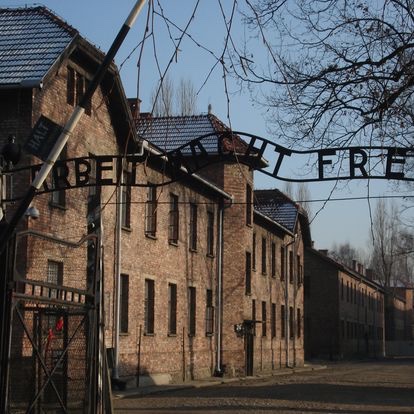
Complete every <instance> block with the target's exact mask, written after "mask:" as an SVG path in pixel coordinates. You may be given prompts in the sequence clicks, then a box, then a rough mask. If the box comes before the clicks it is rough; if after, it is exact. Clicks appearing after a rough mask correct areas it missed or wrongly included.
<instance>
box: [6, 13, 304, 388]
mask: <svg viewBox="0 0 414 414" xmlns="http://www.w3.org/2000/svg"><path fill="white" fill-rule="evenodd" d="M0 23H1V25H2V28H3V29H4V30H3V32H2V33H3V34H2V36H4V38H5V39H7V42H8V43H7V45H8V46H3V47H2V46H0V53H1V56H2V60H1V62H0V86H1V88H0V106H1V111H0V143H1V144H4V143H5V142H6V141H7V138H8V136H9V135H14V136H15V137H16V140H17V142H18V143H20V144H21V145H22V146H23V145H24V142H25V141H26V139H27V137H28V136H29V135H30V133H31V130H32V128H33V126H34V125H35V123H36V121H37V120H38V118H39V116H40V115H44V116H47V117H48V118H49V119H51V120H52V121H54V122H56V123H57V124H60V125H63V124H64V123H65V121H66V120H67V119H68V117H69V116H70V114H71V112H72V110H73V106H74V105H75V104H76V102H77V100H78V99H79V96H80V95H81V94H82V93H83V91H84V89H85V86H86V84H87V82H88V80H90V79H91V77H92V74H93V73H94V71H95V70H96V67H97V65H98V64H99V62H100V61H101V60H102V58H103V55H102V53H101V52H99V51H98V50H97V49H96V48H95V47H94V46H92V45H91V44H89V43H88V42H87V41H85V40H84V39H83V38H82V37H81V36H80V35H79V34H78V32H77V31H76V30H75V29H73V28H72V27H70V26H69V25H67V24H66V23H64V22H63V21H62V20H61V19H60V18H58V17H56V16H55V15H53V14H52V13H51V12H50V11H48V10H47V9H45V8H43V7H37V8H24V9H0ZM31 40H33V42H34V43H31ZM39 44H41V45H42V46H43V48H36V47H35V45H37V46H38V45H39ZM0 45H1V44H0ZM9 50H12V51H14V53H15V54H18V55H19V60H16V59H15V58H14V57H13V53H8V51H9ZM136 133H137V134H136ZM223 133H227V136H226V138H225V139H224V140H221V139H220V140H219V139H218V137H219V136H221V135H222V134H223ZM206 134H210V138H211V139H210V141H209V142H210V144H211V146H210V147H209V146H208V145H206V147H205V148H208V157H209V158H210V159H212V160H216V161H217V162H216V163H214V164H211V165H209V166H208V167H206V168H205V169H203V170H201V171H200V172H199V173H196V174H192V175H191V176H188V175H185V174H182V175H181V179H180V180H178V181H175V182H171V181H172V180H171V178H172V177H171V175H170V170H169V169H168V160H167V162H166V161H165V159H164V158H162V157H158V158H157V157H155V156H156V155H159V154H161V152H162V151H165V150H169V149H173V148H177V147H179V146H180V145H181V144H182V143H187V142H188V141H190V140H192V139H194V138H197V137H199V136H202V135H206ZM137 136H138V137H140V138H143V139H145V140H147V143H146V144H145V145H144V156H148V160H147V162H145V163H140V164H138V165H131V164H128V163H125V164H123V166H122V167H119V168H118V167H117V168H115V167H110V166H109V160H105V161H102V159H99V158H97V157H99V156H104V155H109V154H113V155H116V154H124V153H129V154H131V153H135V152H136V151H139V146H138V145H137V142H138V139H137ZM244 145H245V144H244V143H243V141H242V140H241V139H240V138H239V137H234V136H233V135H232V134H231V133H230V131H229V130H228V128H227V127H226V126H225V125H224V124H223V123H221V122H220V121H219V120H218V119H217V118H216V117H215V116H214V115H212V114H206V115H201V116H195V117H176V118H174V117H171V118H148V117H143V116H137V118H136V119H135V120H134V119H133V117H132V115H131V111H130V107H129V104H128V101H127V99H126V98H125V95H124V91H123V88H122V85H121V82H120V79H119V75H118V72H117V69H116V67H115V66H112V67H111V68H110V70H109V72H108V74H107V75H106V77H105V79H104V80H103V82H102V84H101V85H100V87H99V88H98V90H97V92H96V93H95V95H94V97H93V99H92V102H91V104H90V107H88V108H87V109H86V113H85V115H84V116H83V118H82V119H81V121H80V123H79V125H78V126H77V128H76V130H75V131H74V133H73V135H72V136H71V138H70V140H69V142H68V144H67V147H66V148H65V151H64V154H63V158H65V159H72V158H77V157H87V156H92V160H91V161H90V163H91V164H90V170H89V171H88V174H89V179H90V182H89V184H90V185H89V186H84V187H82V186H80V187H79V188H73V189H70V190H68V191H58V190H56V191H54V192H51V193H50V192H49V193H47V194H42V195H37V196H36V197H35V200H34V202H33V206H34V207H36V208H37V209H38V210H39V212H40V217H39V219H38V220H36V221H31V220H25V221H24V223H21V225H20V227H19V229H18V231H19V235H20V236H21V237H20V236H19V237H20V239H19V243H18V245H17V246H18V255H19V260H18V261H17V264H16V269H15V278H16V279H19V280H24V279H35V280H42V281H44V282H46V283H49V284H50V285H52V286H54V285H56V286H60V285H63V286H70V287H73V288H79V289H88V288H89V287H90V286H89V283H90V276H91V275H90V272H91V260H92V259H93V255H94V252H93V249H94V247H95V246H92V245H90V244H84V245H81V246H80V247H77V248H76V249H75V248H72V247H74V245H75V244H76V242H78V241H79V240H81V239H82V237H83V236H85V234H88V232H91V231H92V232H93V224H96V223H98V222H99V221H101V222H102V223H103V226H102V227H101V232H102V234H103V238H102V240H103V251H104V256H103V260H102V262H103V274H104V275H105V282H104V299H105V340H106V347H107V348H108V349H110V352H109V354H110V355H111V357H112V358H111V359H112V367H113V375H114V376H115V377H125V378H126V377H133V378H139V382H140V384H143V383H145V382H148V381H153V382H154V381H155V382H174V381H175V382H177V381H183V380H187V379H189V378H197V377H205V376H209V375H212V374H214V373H215V374H219V375H223V374H225V375H234V376H236V375H245V374H248V375H251V374H254V373H257V372H261V371H269V370H271V369H276V368H278V367H282V366H293V365H299V366H300V365H303V362H304V348H303V336H304V335H303V325H304V324H303V318H304V313H305V311H304V306H303V269H304V256H305V254H304V246H305V245H306V246H309V245H310V230H309V224H308V221H307V217H306V214H305V213H304V212H303V211H302V209H301V208H300V206H298V205H296V204H295V203H293V202H292V201H291V200H290V199H289V198H288V197H286V196H285V195H283V194H282V193H281V192H279V191H278V190H260V191H254V178H253V168H252V163H251V159H249V158H248V159H245V158H243V157H242V156H239V154H238V152H239V149H240V148H243V146H244ZM184 155H188V154H184ZM93 156H95V158H93ZM251 157H254V155H251ZM93 159H95V161H93ZM189 159H190V161H189V163H191V157H190V158H189ZM254 161H255V162H257V160H254ZM38 162H39V161H38V160H37V159H36V158H35V157H33V156H31V155H30V154H28V153H27V152H25V151H24V150H23V157H22V159H21V161H20V164H19V166H20V165H22V166H26V165H33V164H37V163H38ZM259 162H262V163H263V162H265V161H264V160H259ZM64 165H65V164H62V165H61V166H60V167H57V168H63V169H64V168H65V167H64ZM88 165H89V164H88ZM58 171H59V170H58ZM70 174H71V171H69V176H68V179H72V178H73V177H72V178H71V175H70ZM132 176H133V177H135V178H137V177H138V178H137V179H138V181H139V182H140V183H141V184H142V185H143V186H141V187H139V186H131V185H129V184H130V183H131V177H132ZM30 178H31V177H30V174H29V173H28V172H26V171H22V172H15V173H14V174H13V175H12V177H11V178H9V180H10V179H11V180H12V181H13V183H12V185H10V186H9V190H10V191H9V194H8V198H9V199H18V197H19V195H21V194H22V192H23V191H24V190H25V189H26V188H27V187H28V186H29V184H30ZM58 179H59V174H58V175H57V176H53V175H52V177H51V178H50V179H49V181H48V186H49V188H53V186H56V185H57V181H58ZM54 180H55V181H54ZM56 180H57V181H56ZM103 180H106V181H107V182H109V183H112V184H117V183H118V182H119V180H122V182H123V184H124V185H123V186H102V187H101V186H95V185H93V184H94V183H95V182H102V181H103ZM167 182H171V183H169V184H166V183H167ZM17 203H18V201H17ZM13 208H14V204H13V203H9V204H8V205H7V213H8V214H10V213H11V212H12V211H13ZM28 231H29V233H30V234H29V233H27V232H28ZM22 232H25V233H22ZM63 246H64V247H63ZM92 261H93V260H92ZM51 291H53V289H51ZM51 294H53V293H51ZM28 357H29V358H30V355H29V356H28Z"/></svg>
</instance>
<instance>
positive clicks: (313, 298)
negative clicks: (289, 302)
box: [305, 248, 385, 359]
mask: <svg viewBox="0 0 414 414" xmlns="http://www.w3.org/2000/svg"><path fill="white" fill-rule="evenodd" d="M354 267H355V268H354V269H350V268H348V267H346V266H344V265H342V264H341V263H338V262H337V261H335V260H333V259H332V258H330V257H329V256H328V255H327V252H326V251H318V250H315V249H313V248H309V249H306V251H305V315H306V317H305V353H306V356H307V357H309V358H315V357H319V358H330V359H337V358H346V357H352V356H377V357H380V356H383V355H384V352H385V349H384V346H385V343H384V340H385V331H384V329H385V325H384V310H385V306H384V289H383V288H382V287H381V286H380V285H379V284H377V283H376V282H374V281H372V280H370V279H369V278H368V277H367V276H366V275H365V274H364V271H363V269H362V267H361V266H354Z"/></svg>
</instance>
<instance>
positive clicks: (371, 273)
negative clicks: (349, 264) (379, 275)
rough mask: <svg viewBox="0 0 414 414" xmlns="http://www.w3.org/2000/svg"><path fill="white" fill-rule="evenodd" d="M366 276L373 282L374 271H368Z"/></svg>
mask: <svg viewBox="0 0 414 414" xmlns="http://www.w3.org/2000/svg"><path fill="white" fill-rule="evenodd" d="M366 276H367V278H368V279H369V280H373V276H374V271H373V270H372V269H367V271H366Z"/></svg>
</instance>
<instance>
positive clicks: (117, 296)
mask: <svg viewBox="0 0 414 414" xmlns="http://www.w3.org/2000/svg"><path fill="white" fill-rule="evenodd" d="M121 174H123V172H122V173H121ZM121 177H122V175H121ZM121 194H122V187H121V186H118V188H117V191H116V199H117V203H116V222H115V275H114V276H115V277H114V279H115V280H114V285H115V286H114V330H113V335H114V338H113V344H114V367H113V370H112V377H113V378H119V370H118V368H119V331H120V326H119V317H120V309H121V303H120V301H121V291H120V286H121V254H122V252H121V232H122V212H121V209H122V206H121V201H122V197H121Z"/></svg>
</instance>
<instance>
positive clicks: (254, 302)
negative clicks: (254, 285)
mask: <svg viewBox="0 0 414 414" xmlns="http://www.w3.org/2000/svg"><path fill="white" fill-rule="evenodd" d="M252 321H253V335H255V336H256V323H255V321H256V300H255V299H253V300H252Z"/></svg>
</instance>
